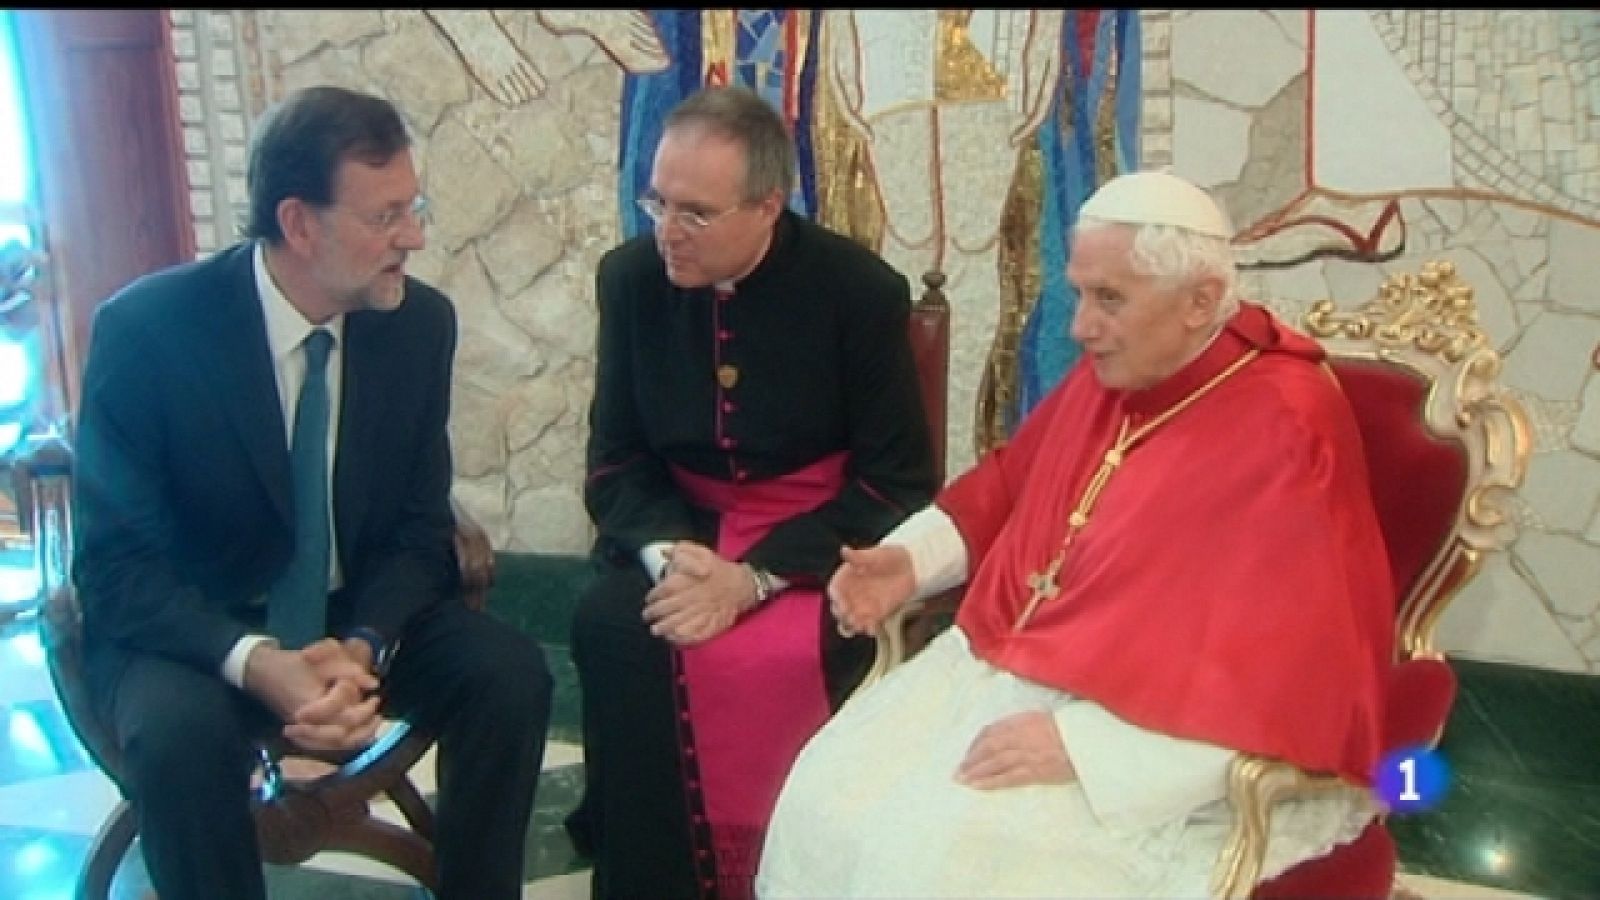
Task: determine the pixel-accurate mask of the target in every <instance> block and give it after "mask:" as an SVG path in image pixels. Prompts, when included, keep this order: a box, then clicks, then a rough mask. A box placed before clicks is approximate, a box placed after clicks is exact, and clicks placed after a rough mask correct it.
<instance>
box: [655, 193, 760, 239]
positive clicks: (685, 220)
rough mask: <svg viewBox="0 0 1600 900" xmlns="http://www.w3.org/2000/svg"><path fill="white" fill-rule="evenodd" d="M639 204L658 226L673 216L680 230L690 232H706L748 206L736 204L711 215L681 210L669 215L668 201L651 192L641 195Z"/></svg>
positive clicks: (691, 210)
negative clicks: (669, 216)
mask: <svg viewBox="0 0 1600 900" xmlns="http://www.w3.org/2000/svg"><path fill="white" fill-rule="evenodd" d="M638 204H639V208H640V209H641V210H643V211H644V214H645V215H647V216H649V217H650V221H652V222H654V223H656V224H657V225H660V224H661V223H662V221H663V220H665V219H666V218H667V216H668V215H671V216H672V220H673V221H674V222H677V223H678V226H679V227H680V228H682V229H683V230H684V231H689V232H701V231H705V230H706V229H707V228H710V227H711V226H712V225H715V224H716V223H717V222H718V221H720V220H721V219H723V218H724V217H726V216H729V215H732V214H733V213H735V212H738V211H739V210H740V209H743V208H744V206H745V205H746V204H744V203H735V204H734V205H732V206H730V207H728V208H727V209H725V210H723V211H722V212H719V213H710V214H707V213H703V212H700V211H698V210H693V209H680V210H677V211H675V212H672V213H668V212H667V201H665V200H663V199H661V195H660V194H657V193H656V192H655V191H651V192H649V193H647V194H641V195H640V196H639V200H638Z"/></svg>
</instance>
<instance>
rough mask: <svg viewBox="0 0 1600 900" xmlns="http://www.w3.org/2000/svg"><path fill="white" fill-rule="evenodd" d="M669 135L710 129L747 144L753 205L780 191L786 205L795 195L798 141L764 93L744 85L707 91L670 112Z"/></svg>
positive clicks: (748, 198) (747, 191)
mask: <svg viewBox="0 0 1600 900" xmlns="http://www.w3.org/2000/svg"><path fill="white" fill-rule="evenodd" d="M663 127H664V128H665V129H666V130H667V131H674V130H677V129H687V128H694V127H698V128H704V129H706V130H707V131H709V132H711V133H713V134H717V135H721V136H722V137H725V138H729V139H731V140H734V141H737V142H739V143H740V144H743V145H744V151H745V153H744V155H745V173H744V188H743V196H742V197H741V198H740V199H742V200H744V201H745V202H747V203H754V202H757V201H759V200H763V199H765V198H766V197H767V195H768V194H771V193H772V192H773V191H778V192H779V193H780V194H781V195H782V197H783V199H784V200H785V202H787V201H788V199H789V195H790V194H791V193H793V192H794V184H795V178H796V170H797V169H798V163H797V162H796V154H795V149H794V138H793V137H792V136H791V135H790V134H789V128H788V126H786V125H785V124H784V122H783V117H782V116H779V115H778V111H777V110H775V109H773V108H772V104H770V103H768V102H767V101H766V100H764V99H762V97H761V95H760V94H757V93H756V92H754V91H752V90H750V89H749V88H746V87H743V86H740V85H727V86H725V87H708V88H703V89H701V90H699V91H697V92H695V93H694V94H691V95H690V96H689V98H688V99H687V100H684V101H683V102H682V103H680V104H678V106H677V107H676V108H674V109H673V110H672V112H670V113H668V114H667V120H666V123H665V124H664V126H663Z"/></svg>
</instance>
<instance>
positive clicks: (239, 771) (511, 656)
mask: <svg viewBox="0 0 1600 900" xmlns="http://www.w3.org/2000/svg"><path fill="white" fill-rule="evenodd" d="M124 662H125V665H122V666H119V667H117V674H116V675H115V676H114V678H115V681H114V684H112V685H109V686H107V687H109V688H110V690H100V691H98V692H97V693H99V696H100V698H101V707H102V709H103V710H104V712H105V713H106V714H107V715H108V721H109V722H110V723H111V727H112V733H113V734H114V735H115V739H116V740H117V742H118V744H119V745H120V747H121V749H122V753H123V755H124V770H125V771H124V772H123V773H121V774H122V776H123V779H124V782H125V783H124V784H123V788H124V790H126V791H127V792H128V793H129V795H130V796H129V799H130V800H131V801H132V803H133V804H134V806H135V808H136V809H137V810H138V813H139V833H140V840H141V842H142V844H143V850H144V858H145V865H146V868H147V869H148V870H149V872H150V880H151V882H152V883H153V886H154V887H155V889H156V893H158V894H159V895H160V896H161V898H162V900H186V898H194V900H217V898H220V897H226V898H228V900H253V898H262V897H264V896H265V887H264V885H263V879H262V872H261V858H260V852H259V849H258V847H257V845H256V837H255V827H254V824H253V822H252V820H251V817H250V806H249V800H250V795H249V791H248V784H249V777H250V772H251V769H252V768H253V766H254V763H255V760H256V757H255V751H254V740H255V739H256V738H259V737H261V736H263V735H268V734H271V733H273V732H275V731H276V730H277V727H278V725H277V723H276V720H275V717H274V716H273V715H272V714H271V713H270V712H269V711H268V710H267V709H266V708H265V707H263V706H262V705H261V704H259V703H257V702H256V701H255V700H254V699H253V698H250V697H249V696H247V695H245V694H242V693H241V692H240V691H238V690H236V689H235V688H233V687H232V686H231V685H229V684H228V683H227V682H226V681H224V680H223V679H222V676H221V673H214V672H203V671H200V670H197V669H195V668H193V667H191V666H187V665H184V664H181V663H177V662H173V661H171V660H168V659H164V658H160V657H154V656H142V655H134V656H132V657H129V658H126V659H125V660H124ZM382 690H383V693H384V698H385V701H384V702H385V713H386V714H387V715H392V716H400V717H405V718H407V719H408V720H409V721H411V722H412V723H413V724H415V725H417V726H418V727H420V728H423V729H425V730H427V731H429V732H430V733H433V734H436V735H438V749H437V755H438V781H439V795H438V801H437V815H436V824H437V826H438V830H437V834H436V842H435V850H436V852H437V860H438V865H439V884H440V890H439V897H440V898H441V900H490V898H506V900H510V898H517V897H521V896H522V857H523V848H524V846H525V844H526V837H527V828H528V820H529V817H530V816H531V815H532V811H533V797H534V789H535V788H536V787H537V785H538V781H539V770H540V767H541V765H542V764H543V758H544V738H545V733H546V730H547V727H548V725H549V721H550V695H551V678H550V673H549V670H548V668H547V667H546V664H545V659H544V653H543V651H542V650H541V649H540V647H539V645H538V644H537V643H536V642H534V641H533V640H531V639H530V638H528V637H527V636H526V635H524V634H522V633H520V632H518V631H516V630H515V629H513V628H511V627H510V626H507V625H505V624H504V623H501V622H499V621H498V620H495V619H493V618H491V617H489V616H487V615H484V614H482V613H475V612H471V611H469V610H467V609H466V608H465V607H462V606H459V605H456V604H453V603H452V604H442V605H441V606H440V607H439V608H438V609H437V610H434V611H430V612H428V613H425V614H424V615H422V616H419V617H418V618H417V619H416V620H414V621H413V622H412V624H411V625H410V626H409V627H408V629H407V631H406V633H405V635H404V636H403V640H402V642H401V644H400V646H399V649H398V652H396V654H395V657H394V662H393V665H392V667H391V668H390V671H389V675H388V677H387V679H386V680H385V682H384V684H383V688H382Z"/></svg>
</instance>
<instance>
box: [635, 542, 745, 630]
mask: <svg viewBox="0 0 1600 900" xmlns="http://www.w3.org/2000/svg"><path fill="white" fill-rule="evenodd" d="M755 602H756V586H755V582H754V581H753V580H752V579H751V577H750V572H749V570H748V569H746V568H745V567H744V566H743V565H741V564H739V563H736V562H730V561H728V560H726V559H723V558H722V557H721V556H719V555H718V554H717V553H716V551H714V550H711V549H710V548H708V547H705V546H703V545H701V544H695V543H691V542H687V541H680V542H679V543H678V544H677V545H675V546H674V547H673V549H672V563H671V565H670V566H669V567H668V572H667V577H666V578H664V579H662V580H661V582H660V583H659V584H657V585H656V586H655V587H654V588H652V589H651V590H650V593H648V594H646V595H645V603H644V620H645V622H647V623H649V625H650V633H651V634H654V635H656V636H657V637H661V638H665V639H667V640H669V641H671V642H672V643H674V644H677V645H679V646H688V645H691V644H698V643H701V642H703V641H709V640H711V639H712V638H714V637H716V636H717V635H719V634H721V633H723V632H724V631H727V630H728V629H729V628H732V627H733V623H734V622H736V621H738V619H739V615H740V613H743V612H744V611H745V610H747V609H749V608H751V607H752V606H754V605H755Z"/></svg>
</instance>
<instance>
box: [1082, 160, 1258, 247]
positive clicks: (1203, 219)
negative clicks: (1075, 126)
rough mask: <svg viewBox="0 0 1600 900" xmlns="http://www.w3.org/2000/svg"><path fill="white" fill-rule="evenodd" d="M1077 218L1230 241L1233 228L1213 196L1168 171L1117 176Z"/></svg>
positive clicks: (1095, 196)
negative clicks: (1162, 227) (1170, 229)
mask: <svg viewBox="0 0 1600 900" xmlns="http://www.w3.org/2000/svg"><path fill="white" fill-rule="evenodd" d="M1078 215H1080V216H1088V217H1091V218H1095V219H1101V220H1103V221H1106V222H1119V223H1121V224H1124V225H1171V226H1174V227H1176V228H1182V229H1185V230H1188V231H1193V232H1195V233H1197V234H1204V235H1209V236H1210V237H1215V238H1221V239H1223V240H1228V239H1229V238H1232V237H1233V226H1232V225H1231V224H1229V222H1228V217H1227V215H1226V214H1225V213H1223V211H1222V208H1221V207H1219V206H1218V205H1217V203H1216V201H1215V200H1212V199H1211V195H1209V194H1207V193H1206V192H1205V191H1203V190H1201V189H1200V188H1198V187H1195V186H1194V185H1193V184H1191V183H1189V182H1188V181H1185V180H1183V179H1182V178H1179V177H1178V176H1176V175H1173V174H1172V173H1170V172H1165V171H1160V172H1156V171H1150V172H1130V173H1128V174H1126V175H1118V176H1117V177H1116V178H1113V179H1111V180H1110V181H1108V182H1106V183H1105V184H1103V185H1101V186H1100V189H1099V190H1097V191H1095V192H1094V194H1093V195H1092V196H1090V197H1089V199H1088V200H1086V201H1084V204H1083V206H1082V207H1081V208H1080V209H1079V210H1078Z"/></svg>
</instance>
